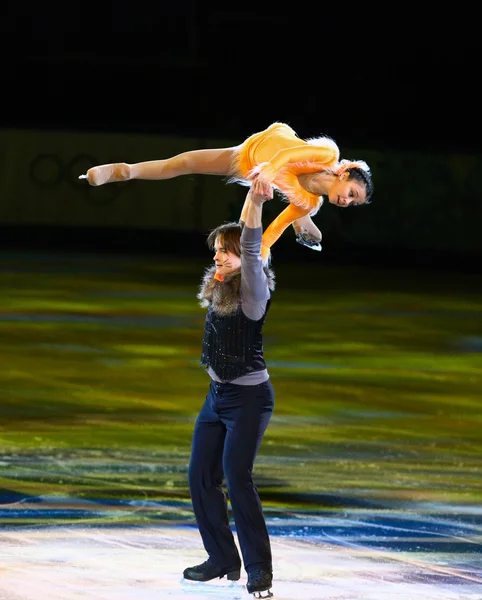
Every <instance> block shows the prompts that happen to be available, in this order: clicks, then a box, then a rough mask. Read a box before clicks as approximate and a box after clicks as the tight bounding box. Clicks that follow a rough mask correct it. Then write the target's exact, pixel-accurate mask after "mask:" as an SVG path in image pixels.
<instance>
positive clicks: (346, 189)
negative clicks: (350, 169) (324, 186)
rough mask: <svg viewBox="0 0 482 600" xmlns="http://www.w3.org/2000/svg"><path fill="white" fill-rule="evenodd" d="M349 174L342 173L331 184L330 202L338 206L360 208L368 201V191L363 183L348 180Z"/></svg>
mask: <svg viewBox="0 0 482 600" xmlns="http://www.w3.org/2000/svg"><path fill="white" fill-rule="evenodd" d="M348 178H349V173H346V172H345V173H342V174H341V175H339V176H338V177H337V178H336V179H335V180H334V182H333V183H332V184H331V186H330V189H329V191H328V201H329V202H330V204H335V205H336V206H341V207H347V206H359V205H360V204H364V203H365V201H366V189H365V186H364V184H363V183H360V182H359V181H357V180H355V179H352V180H351V181H349V180H348Z"/></svg>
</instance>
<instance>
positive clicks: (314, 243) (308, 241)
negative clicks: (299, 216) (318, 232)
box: [296, 231, 321, 252]
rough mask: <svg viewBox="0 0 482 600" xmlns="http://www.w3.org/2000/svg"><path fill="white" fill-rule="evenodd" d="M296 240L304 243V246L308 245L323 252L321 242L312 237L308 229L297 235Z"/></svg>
mask: <svg viewBox="0 0 482 600" xmlns="http://www.w3.org/2000/svg"><path fill="white" fill-rule="evenodd" d="M296 241H297V242H298V244H302V245H303V246H307V247H308V248H311V249H312V250H316V251H317V252H321V244H320V242H319V241H318V240H317V239H315V238H314V237H312V236H311V235H310V234H309V233H308V232H307V231H302V232H301V233H298V234H297V235H296Z"/></svg>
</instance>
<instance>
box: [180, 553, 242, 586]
mask: <svg viewBox="0 0 482 600" xmlns="http://www.w3.org/2000/svg"><path fill="white" fill-rule="evenodd" d="M225 575H226V577H227V579H228V580H229V581H238V579H239V578H240V576H241V568H240V567H239V566H237V567H218V566H217V565H215V564H214V563H213V562H212V561H211V559H210V558H208V559H207V561H206V562H203V563H202V564H200V565H196V566H195V567H188V568H187V569H184V573H183V576H184V579H189V580H191V581H210V580H211V579H216V578H219V579H221V578H222V577H224V576H225Z"/></svg>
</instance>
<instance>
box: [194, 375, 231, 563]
mask: <svg viewBox="0 0 482 600" xmlns="http://www.w3.org/2000/svg"><path fill="white" fill-rule="evenodd" d="M215 390H216V384H214V383H211V386H210V389H209V392H208V395H207V397H206V401H205V403H204V405H203V407H202V408H201V411H200V413H199V415H198V418H197V420H196V425H195V428H194V434H193V440H192V452H191V459H190V463H189V471H188V478H189V488H190V491H191V500H192V505H193V509H194V514H195V516H196V521H197V524H198V527H199V533H200V535H201V538H202V541H203V545H204V548H205V549H206V552H207V553H208V555H209V557H210V558H211V559H212V561H213V563H214V564H216V565H218V566H219V567H229V568H231V567H236V566H239V565H240V563H241V559H240V557H239V553H238V550H237V547H236V544H235V542H234V537H233V533H232V531H231V528H230V526H229V519H228V507H227V499H226V495H225V493H224V492H223V490H222V481H223V467H222V456H223V447H224V440H225V436H226V427H225V426H224V425H223V423H222V422H221V420H220V419H219V417H218V415H217V414H216V412H215V411H214V410H213V407H214V405H215V401H216V398H215V396H216V391H215Z"/></svg>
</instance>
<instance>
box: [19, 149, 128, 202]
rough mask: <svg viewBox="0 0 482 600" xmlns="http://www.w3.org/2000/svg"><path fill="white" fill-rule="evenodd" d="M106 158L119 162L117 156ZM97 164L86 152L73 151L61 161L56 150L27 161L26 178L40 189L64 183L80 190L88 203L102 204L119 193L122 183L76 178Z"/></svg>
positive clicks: (113, 199)
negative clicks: (95, 183)
mask: <svg viewBox="0 0 482 600" xmlns="http://www.w3.org/2000/svg"><path fill="white" fill-rule="evenodd" d="M108 162H119V161H117V160H104V161H102V164H105V163H108ZM98 164H101V161H99V160H97V159H96V158H95V157H94V156H91V155H90V154H76V155H75V156H74V157H73V158H72V159H71V160H69V161H68V162H67V163H65V162H64V161H63V160H62V159H61V158H60V157H59V156H58V155H57V154H53V153H45V154H38V155H37V156H36V157H35V158H34V159H33V160H32V161H31V162H30V165H29V180H30V182H31V183H32V184H33V185H34V186H36V187H38V188H43V189H50V188H55V187H57V186H59V185H62V184H68V185H69V186H70V187H72V188H73V189H75V190H76V191H78V192H80V193H82V194H83V196H84V198H85V199H86V200H87V202H89V203H90V204H94V205H96V206H105V205H107V204H111V203H112V202H114V201H115V200H116V199H117V198H118V197H119V195H120V194H122V188H123V186H122V185H117V184H116V185H108V186H101V187H98V188H97V187H92V186H91V185H89V184H88V182H87V181H86V180H85V179H79V175H83V174H84V173H86V172H87V170H88V169H90V168H91V167H93V166H94V165H98Z"/></svg>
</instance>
